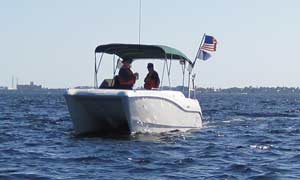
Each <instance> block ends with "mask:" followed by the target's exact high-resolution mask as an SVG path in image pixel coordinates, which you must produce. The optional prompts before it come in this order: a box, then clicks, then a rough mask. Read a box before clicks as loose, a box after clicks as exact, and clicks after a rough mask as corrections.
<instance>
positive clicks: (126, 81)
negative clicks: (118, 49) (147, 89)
mask: <svg viewBox="0 0 300 180" xmlns="http://www.w3.org/2000/svg"><path fill="white" fill-rule="evenodd" d="M130 63H131V61H130V60H128V59H123V61H122V64H123V65H122V67H121V68H120V70H119V74H118V76H117V81H118V87H117V88H118V89H132V87H133V85H134V84H135V81H136V80H137V79H138V76H139V75H138V73H133V72H132V71H131V69H130V68H131V64H130Z"/></svg>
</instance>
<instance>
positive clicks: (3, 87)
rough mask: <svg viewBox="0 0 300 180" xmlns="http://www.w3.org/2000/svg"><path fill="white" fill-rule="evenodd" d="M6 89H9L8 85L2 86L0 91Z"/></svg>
mask: <svg viewBox="0 0 300 180" xmlns="http://www.w3.org/2000/svg"><path fill="white" fill-rule="evenodd" d="M6 90H8V87H6V86H0V91H6Z"/></svg>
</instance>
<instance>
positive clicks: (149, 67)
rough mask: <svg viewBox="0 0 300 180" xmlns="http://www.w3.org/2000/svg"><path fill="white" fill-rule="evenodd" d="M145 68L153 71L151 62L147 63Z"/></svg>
mask: <svg viewBox="0 0 300 180" xmlns="http://www.w3.org/2000/svg"><path fill="white" fill-rule="evenodd" d="M147 69H148V71H153V70H154V65H153V64H152V63H148V65H147Z"/></svg>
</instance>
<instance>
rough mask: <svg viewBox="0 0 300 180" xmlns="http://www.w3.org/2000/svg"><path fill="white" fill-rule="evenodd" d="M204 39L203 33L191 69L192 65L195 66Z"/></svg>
mask: <svg viewBox="0 0 300 180" xmlns="http://www.w3.org/2000/svg"><path fill="white" fill-rule="evenodd" d="M204 37H205V33H204V34H203V36H202V39H201V43H200V46H199V48H198V51H197V54H196V56H195V59H194V62H193V67H194V65H195V63H196V60H197V57H198V54H199V51H200V48H201V46H202V44H203V41H204Z"/></svg>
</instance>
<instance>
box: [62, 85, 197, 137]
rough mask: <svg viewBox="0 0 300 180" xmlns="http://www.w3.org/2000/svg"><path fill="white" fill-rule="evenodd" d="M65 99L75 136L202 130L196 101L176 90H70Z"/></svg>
mask: <svg viewBox="0 0 300 180" xmlns="http://www.w3.org/2000/svg"><path fill="white" fill-rule="evenodd" d="M65 98H66V102H67V105H68V108H69V112H70V115H71V118H72V121H73V124H74V129H75V132H76V133H77V134H87V133H118V134H131V133H136V132H141V133H145V132H155V133H160V132H166V131H173V130H181V131H186V130H190V129H195V128H201V127H202V119H201V117H202V115H201V108H200V105H199V102H198V101H197V100H194V99H189V98H185V97H184V95H183V94H182V93H181V92H177V91H158V90H157V91H147V90H112V89H83V90H82V89H80V90H79V89H70V90H68V92H67V93H66V95H65Z"/></svg>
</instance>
